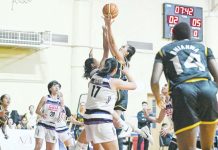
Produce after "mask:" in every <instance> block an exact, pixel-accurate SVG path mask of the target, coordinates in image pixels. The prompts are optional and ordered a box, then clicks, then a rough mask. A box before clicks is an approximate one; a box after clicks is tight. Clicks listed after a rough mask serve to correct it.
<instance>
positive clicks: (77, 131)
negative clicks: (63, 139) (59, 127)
mask: <svg viewBox="0 0 218 150" xmlns="http://www.w3.org/2000/svg"><path fill="white" fill-rule="evenodd" d="M85 111H86V108H85V103H83V102H82V103H80V107H79V112H78V113H77V115H76V120H77V121H79V122H81V123H83V122H84V120H83V115H84V113H85ZM73 129H74V136H75V139H77V138H78V137H79V135H80V133H81V132H82V130H83V129H84V126H83V125H74V126H73Z"/></svg>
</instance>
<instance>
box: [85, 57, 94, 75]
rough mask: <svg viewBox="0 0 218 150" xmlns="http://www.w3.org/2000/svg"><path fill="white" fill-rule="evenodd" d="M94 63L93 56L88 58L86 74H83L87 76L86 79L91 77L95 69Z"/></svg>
mask: <svg viewBox="0 0 218 150" xmlns="http://www.w3.org/2000/svg"><path fill="white" fill-rule="evenodd" d="M93 63H94V59H93V58H88V59H86V61H85V65H84V74H83V77H84V78H86V79H88V78H90V73H91V71H92V70H93V68H92V64H93Z"/></svg>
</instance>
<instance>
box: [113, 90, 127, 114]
mask: <svg viewBox="0 0 218 150" xmlns="http://www.w3.org/2000/svg"><path fill="white" fill-rule="evenodd" d="M117 95H118V99H117V102H116V104H115V107H114V110H121V111H126V109H127V104H128V90H119V91H118V94H117Z"/></svg>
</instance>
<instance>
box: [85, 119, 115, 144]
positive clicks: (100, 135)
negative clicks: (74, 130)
mask: <svg viewBox="0 0 218 150" xmlns="http://www.w3.org/2000/svg"><path fill="white" fill-rule="evenodd" d="M85 131H86V140H87V141H88V142H93V143H94V144H98V143H105V142H111V141H114V140H117V134H116V129H115V127H114V125H113V123H101V124H92V125H85Z"/></svg>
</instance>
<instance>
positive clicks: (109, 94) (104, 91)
mask: <svg viewBox="0 0 218 150" xmlns="http://www.w3.org/2000/svg"><path fill="white" fill-rule="evenodd" d="M116 71H117V61H116V60H115V59H113V58H109V59H107V60H106V61H105V65H104V67H103V68H102V69H101V70H99V72H98V73H97V74H95V75H93V77H92V78H91V81H90V82H89V90H88V98H87V103H86V113H85V115H84V123H85V130H86V138H87V141H88V142H92V143H93V147H94V149H96V150H99V149H100V146H102V147H103V148H104V149H105V150H110V149H115V150H118V143H117V135H116V131H115V128H114V125H113V121H112V118H113V117H112V114H113V112H114V105H115V103H116V100H117V90H119V89H123V90H134V89H135V88H136V84H135V82H134V80H133V78H132V76H131V75H130V74H129V72H128V70H127V69H124V70H123V73H124V74H125V75H126V76H127V79H128V81H123V80H121V79H115V78H112V76H113V75H114V74H115V73H116Z"/></svg>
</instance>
